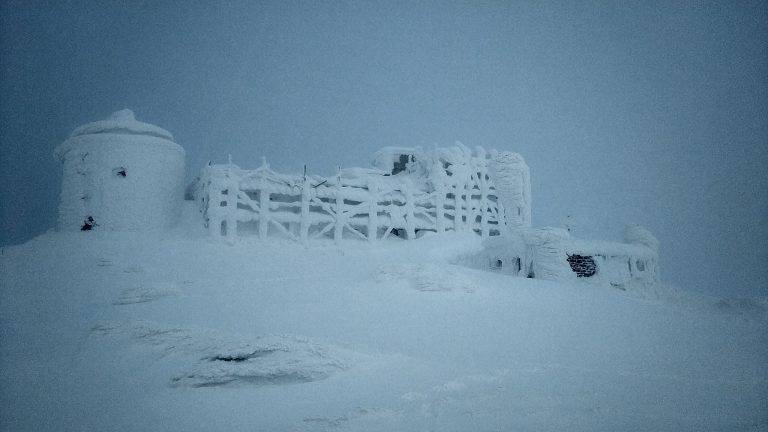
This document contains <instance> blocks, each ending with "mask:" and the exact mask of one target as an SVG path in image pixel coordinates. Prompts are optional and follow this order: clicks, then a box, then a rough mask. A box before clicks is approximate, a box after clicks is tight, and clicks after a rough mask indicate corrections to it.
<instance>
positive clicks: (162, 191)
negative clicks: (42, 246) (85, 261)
mask: <svg viewBox="0 0 768 432" xmlns="http://www.w3.org/2000/svg"><path fill="white" fill-rule="evenodd" d="M54 155H55V157H56V158H57V159H59V160H60V161H61V162H62V165H63V178H62V190H61V196H60V202H59V220H58V227H59V229H60V230H64V231H75V230H88V229H100V230H112V231H147V230H158V229H163V228H167V227H170V226H172V225H173V224H174V223H175V221H176V220H177V218H178V213H179V208H180V205H181V202H182V199H183V179H184V149H183V148H182V147H181V146H179V145H178V144H176V143H175V142H173V135H171V134H170V133H169V132H168V131H166V130H164V129H162V128H159V127H157V126H153V125H150V124H147V123H143V122H140V121H137V120H136V119H135V117H134V115H133V112H131V111H130V110H122V111H118V112H116V113H114V114H112V115H111V116H110V117H109V118H107V119H105V120H101V121H97V122H93V123H89V124H86V125H83V126H81V127H79V128H77V129H75V131H74V132H73V133H72V135H70V137H69V139H67V140H66V141H64V142H63V143H62V144H61V145H59V146H58V147H57V148H56V150H55V151H54ZM89 218H91V219H89ZM90 220H92V222H89V221H90Z"/></svg>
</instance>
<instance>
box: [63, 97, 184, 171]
mask: <svg viewBox="0 0 768 432" xmlns="http://www.w3.org/2000/svg"><path fill="white" fill-rule="evenodd" d="M102 134H111V135H120V136H124V137H131V136H141V137H147V138H150V139H153V140H152V141H153V142H155V143H157V144H159V145H168V146H172V147H177V148H178V149H179V150H181V151H183V149H182V148H181V146H179V145H178V144H176V143H175V142H174V141H173V135H171V133H170V132H168V131H167V130H165V129H163V128H161V127H158V126H155V125H151V124H149V123H144V122H140V121H138V120H136V117H135V116H134V115H133V111H131V110H129V109H123V110H120V111H117V112H115V113H113V114H112V115H110V116H109V117H107V118H106V119H104V120H99V121H95V122H92V123H87V124H84V125H82V126H80V127H78V128H77V129H75V130H74V131H73V132H72V134H71V135H70V136H69V138H68V139H67V140H66V141H64V142H63V143H62V144H61V145H59V146H58V147H56V150H54V155H55V156H56V158H58V159H61V158H62V157H63V156H64V155H65V154H66V153H67V152H68V151H69V150H71V149H72V147H73V146H74V145H76V144H77V142H79V141H80V140H81V139H82V138H94V139H98V138H99V136H100V135H102ZM104 139H105V141H115V140H114V138H107V137H106V136H105V137H104Z"/></svg>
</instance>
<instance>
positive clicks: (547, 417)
mask: <svg viewBox="0 0 768 432" xmlns="http://www.w3.org/2000/svg"><path fill="white" fill-rule="evenodd" d="M478 247H479V240H478V239H476V238H474V237H472V236H470V237H462V236H452V235H446V236H443V237H440V238H437V237H432V238H425V239H421V240H419V241H414V242H405V241H400V240H398V239H392V241H390V242H387V243H385V244H384V245H380V247H378V248H373V247H371V246H370V245H367V244H365V243H362V242H353V241H350V242H349V243H346V244H345V245H344V248H343V249H342V248H339V247H336V246H333V245H332V243H330V242H318V243H316V244H313V245H311V246H310V247H309V248H303V247H301V246H299V245H297V244H293V243H282V242H280V241H279V240H274V241H270V242H269V243H262V242H258V241H256V240H250V239H242V240H241V241H239V242H238V243H237V244H234V245H230V244H226V243H221V242H214V241H212V240H209V239H206V238H204V237H200V238H194V237H189V236H182V235H180V234H168V235H166V236H165V238H160V239H158V238H155V237H149V236H144V235H136V234H130V235H126V234H114V233H113V234H107V233H99V232H87V233H49V234H46V235H44V236H41V237H39V238H37V239H34V240H32V241H30V242H29V243H27V244H24V245H21V246H16V247H8V248H3V249H2V255H1V256H0V274H1V275H2V291H1V293H0V296H1V297H0V320H1V322H0V324H1V328H2V343H1V344H0V367H1V368H2V374H1V376H0V390H1V391H0V398H2V399H1V400H0V402H1V404H0V406H1V407H2V409H1V410H0V417H1V418H0V429H2V430H14V431H18V430H78V431H79V430H120V431H126V430H137V431H138V430H185V431H188V430H201V431H202V430H207V431H210V430H274V431H282V430H285V431H293V430H299V431H305V430H306V431H314V430H329V431H335V430H340V431H347V430H355V431H378V430H380V431H400V430H418V431H423V430H435V431H469V430H483V431H508V430H552V431H559V430H571V431H572V430H577V431H578V430H583V431H601V430H605V431H616V430H649V431H651V430H653V431H657V430H668V431H679V430H691V431H693V430H767V429H768V409H767V407H768V372H766V370H767V369H766V366H765V365H766V364H768V362H767V360H768V336H767V334H768V333H766V330H768V318H767V314H766V305H765V303H764V302H762V303H761V302H758V301H754V300H740V301H733V300H731V301H721V300H718V299H709V298H701V297H692V296H691V295H683V294H680V293H674V292H670V291H663V292H664V293H665V294H664V295H661V296H660V295H658V293H645V294H644V295H640V294H642V293H622V292H619V291H615V290H611V289H609V288H599V287H592V286H589V285H586V284H574V285H561V284H555V283H550V282H543V281H538V280H530V279H518V278H511V277H508V276H504V275H500V274H494V273H490V272H484V271H479V270H473V269H469V268H466V267H463V266H460V265H456V264H453V263H456V262H460V259H459V258H460V257H461V256H462V255H464V254H467V253H469V252H470V251H472V250H476V249H477V248H478Z"/></svg>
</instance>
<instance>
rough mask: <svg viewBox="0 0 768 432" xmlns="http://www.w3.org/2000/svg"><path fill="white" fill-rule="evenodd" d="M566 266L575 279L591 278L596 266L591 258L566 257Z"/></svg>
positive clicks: (595, 271) (581, 256)
mask: <svg viewBox="0 0 768 432" xmlns="http://www.w3.org/2000/svg"><path fill="white" fill-rule="evenodd" d="M568 264H570V265H571V270H573V272H574V273H576V276H577V277H591V276H594V275H595V273H597V265H596V264H595V260H594V259H593V258H592V257H591V256H584V255H568Z"/></svg>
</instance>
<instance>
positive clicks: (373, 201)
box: [366, 179, 379, 242]
mask: <svg viewBox="0 0 768 432" xmlns="http://www.w3.org/2000/svg"><path fill="white" fill-rule="evenodd" d="M367 186H368V193H369V196H370V199H369V201H368V226H367V229H366V231H368V232H367V234H368V241H372V242H374V241H376V239H377V236H378V233H379V185H378V183H376V182H375V181H373V180H371V179H369V180H368V181H367Z"/></svg>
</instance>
